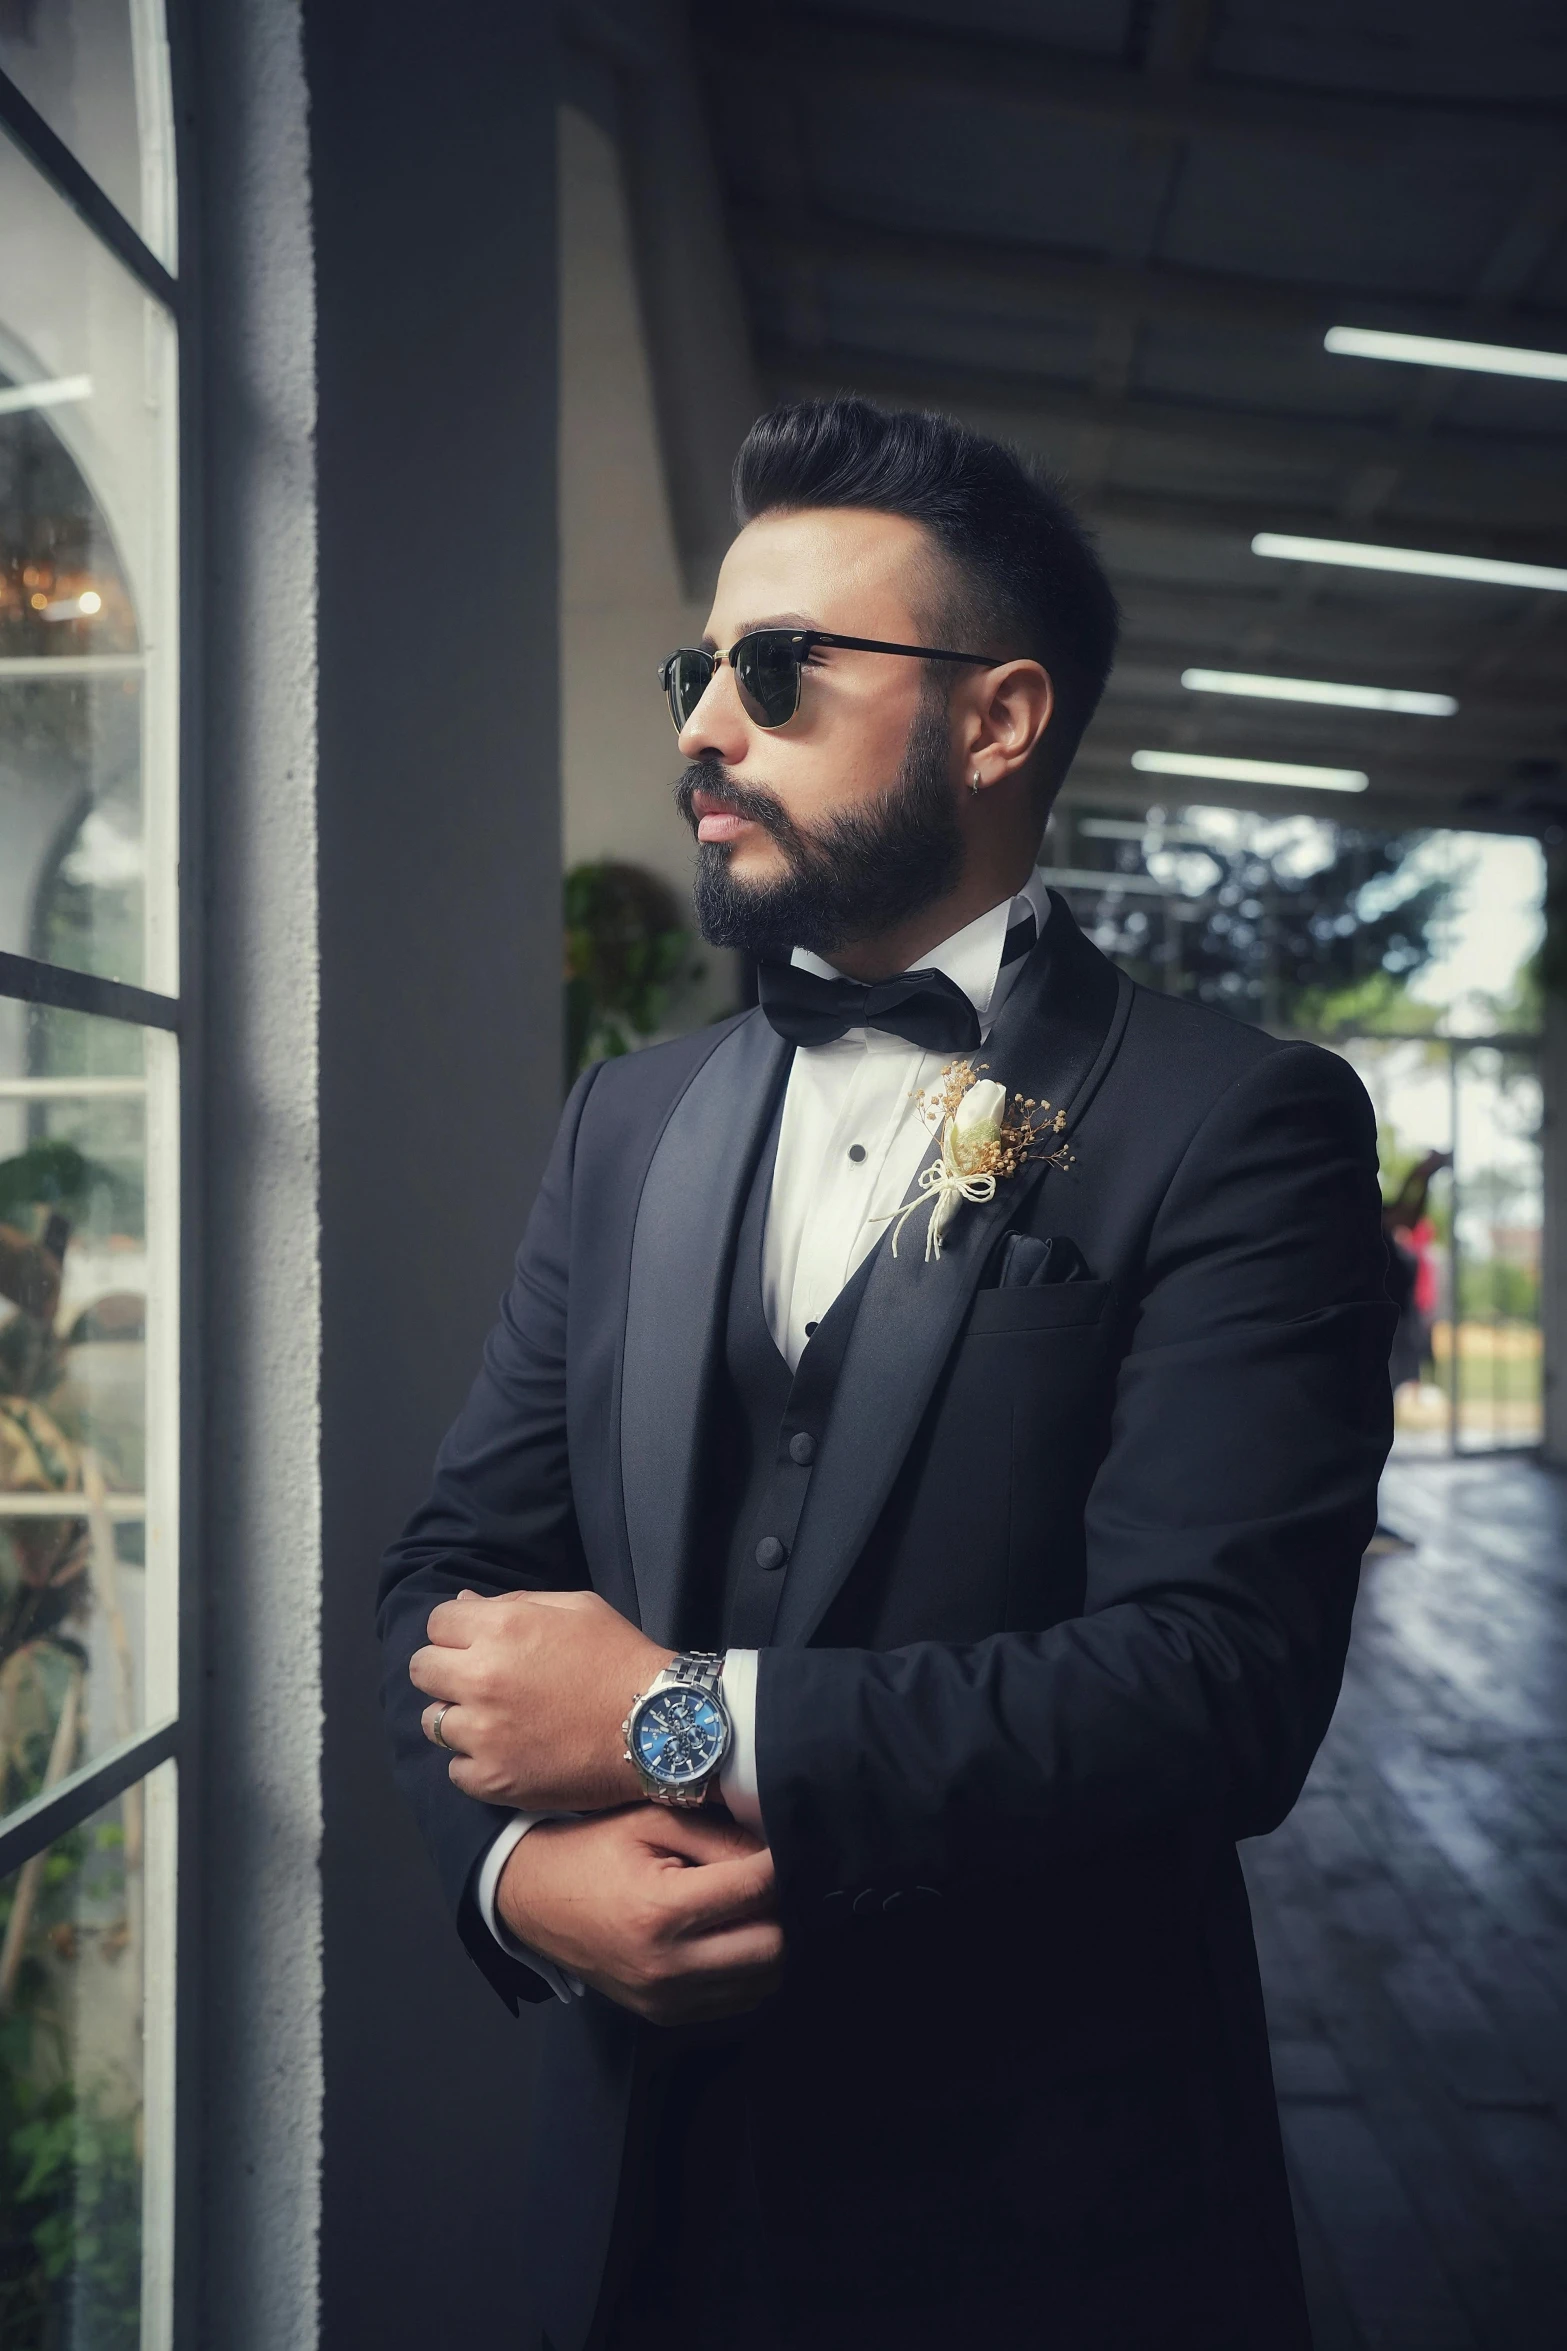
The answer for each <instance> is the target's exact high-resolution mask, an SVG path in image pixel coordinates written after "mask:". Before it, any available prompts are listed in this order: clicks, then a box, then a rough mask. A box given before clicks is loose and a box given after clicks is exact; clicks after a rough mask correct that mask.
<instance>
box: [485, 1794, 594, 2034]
mask: <svg viewBox="0 0 1567 2351" xmlns="http://www.w3.org/2000/svg"><path fill="white" fill-rule="evenodd" d="M575 1818H576V1815H575V1813H570V1812H514V1813H513V1814H512V1816H511V1818H510V1820H509V1821H508V1822H507V1823H506V1826H505V1827H504V1828H503V1829H502V1830H501V1832H500V1834H499V1835H498V1836H497V1837H496V1839H495V1841H494V1843H493V1844H492V1845H491V1847H490V1849H489V1851H488V1852H487V1853H486V1854H485V1856H484V1860H483V1862H482V1863H481V1865H480V1868H479V1882H478V1884H477V1886H476V1887H475V1888H474V1900H475V1901H476V1902H477V1903H478V1905H479V1916H480V1917H481V1918H482V1919H483V1921H484V1923H485V1925H486V1926H487V1927H488V1928H489V1930H490V1932H491V1934H492V1935H493V1936H494V1937H495V1940H496V1941H497V1943H499V1945H500V1947H501V1949H502V1950H503V1951H504V1952H505V1954H506V1956H507V1958H508V1959H515V1960H518V1961H520V1962H521V1964H522V1965H523V1966H524V1967H531V1968H532V1970H533V1972H534V1974H535V1975H536V1976H542V1977H543V1978H544V1981H545V1982H546V1983H547V1984H548V1985H549V1988H550V1990H551V1991H552V1992H553V1993H554V1995H555V1997H556V1999H557V2000H567V2001H570V2000H580V1999H581V1998H582V1993H583V1984H582V1979H581V1977H580V1976H575V1975H573V1974H572V1972H571V1970H570V1968H569V1967H557V1966H556V1965H555V1963H554V1961H553V1960H552V1959H545V1958H543V1957H542V1956H541V1955H540V1954H539V1953H538V1952H537V1951H532V1950H530V1949H529V1947H528V1945H527V1944H526V1943H519V1942H518V1940H517V1938H516V1936H515V1935H514V1934H513V1933H512V1932H511V1930H510V1928H509V1927H506V1926H504V1925H502V1923H501V1921H500V1919H499V1918H498V1917H497V1916H496V1913H495V1895H496V1891H497V1889H498V1887H499V1885H500V1882H501V1871H502V1870H503V1869H504V1868H505V1867H506V1864H507V1862H508V1861H509V1860H510V1859H511V1857H512V1855H513V1853H514V1852H515V1851H516V1849H517V1847H518V1846H519V1845H520V1844H521V1843H522V1840H523V1838H524V1837H525V1836H526V1835H527V1833H528V1831H529V1829H536V1828H537V1827H538V1825H539V1823H540V1821H541V1820H574V1819H575Z"/></svg>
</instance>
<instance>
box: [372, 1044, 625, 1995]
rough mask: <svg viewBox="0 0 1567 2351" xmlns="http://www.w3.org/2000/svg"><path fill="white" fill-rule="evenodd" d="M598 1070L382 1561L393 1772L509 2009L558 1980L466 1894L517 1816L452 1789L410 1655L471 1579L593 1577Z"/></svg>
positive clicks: (542, 1583)
mask: <svg viewBox="0 0 1567 2351" xmlns="http://www.w3.org/2000/svg"><path fill="white" fill-rule="evenodd" d="M596 1074H597V1073H596V1070H589V1071H588V1072H587V1073H586V1074H585V1075H584V1076H583V1077H582V1078H581V1079H579V1080H578V1082H577V1084H576V1086H575V1087H574V1088H573V1090H572V1093H571V1096H570V1099H569V1100H568V1101H567V1104H566V1108H565V1111H564V1113H563V1115H562V1118H561V1124H560V1132H559V1134H558V1135H557V1137H556V1141H555V1147H554V1149H553V1151H552V1152H551V1154H550V1161H549V1165H548V1167H547V1168H546V1169H545V1173H544V1181H543V1183H542V1184H541V1186H540V1188H539V1195H538V1199H537V1200H536V1202H535V1203H534V1208H533V1213H532V1215H531V1216H530V1217H529V1219H528V1226H527V1231H526V1232H525V1234H524V1236H523V1241H522V1247H521V1249H520V1250H519V1251H518V1254H517V1264H516V1270H515V1274H514V1278H513V1280H512V1284H511V1288H510V1289H509V1290H508V1292H507V1294H506V1296H505V1298H504V1299H503V1300H502V1302H501V1312H500V1320H499V1321H498V1322H497V1323H496V1325H495V1328H494V1329H493V1330H492V1331H491V1333H490V1335H489V1338H488V1340H487V1341H486V1342H485V1348H484V1358H483V1362H482V1365H481V1367H480V1371H479V1376H478V1378H477V1379H476V1380H475V1382H474V1384H473V1389H472V1392H471V1393H470V1395H469V1397H468V1401H467V1403H466V1404H465V1405H464V1406H463V1409H462V1411H461V1413H460V1414H459V1415H458V1417H457V1420H456V1422H455V1423H454V1424H453V1426H452V1428H451V1430H450V1431H449V1432H448V1434H447V1437H446V1439H445V1442H444V1443H443V1444H442V1446H441V1449H440V1452H439V1454H438V1455H437V1457H436V1463H435V1477H434V1482H433V1485H432V1488H431V1492H430V1497H429V1500H428V1501H427V1502H425V1503H424V1504H423V1505H422V1506H421V1508H420V1509H418V1510H417V1511H416V1512H415V1513H414V1515H413V1517H412V1518H411V1519H410V1521H409V1523H408V1525H407V1527H406V1529H405V1530H404V1532H403V1534H402V1535H401V1536H400V1537H399V1539H398V1540H397V1541H396V1542H395V1543H394V1544H393V1545H392V1547H391V1549H390V1550H389V1551H388V1552H387V1554H386V1557H385V1559H384V1561H383V1562H382V1568H381V1584H380V1605H379V1613H378V1616H377V1620H376V1622H377V1629H378V1631H379V1633H380V1637H381V1646H382V1654H383V1672H382V1680H381V1703H382V1707H383V1710H384V1712H385V1716H386V1723H387V1729H388V1732H389V1734H390V1737H391V1743H392V1767H393V1772H394V1774H395V1777H396V1779H397V1783H398V1786H399V1787H400V1788H401V1790H402V1792H403V1794H404V1796H405V1797H406V1798H407V1799H408V1802H409V1803H410V1804H411V1805H412V1807H413V1809H414V1813H415V1815H416V1817H417V1819H418V1822H419V1826H420V1828H421V1830H422V1831H423V1833H424V1837H425V1841H426V1843H427V1844H428V1845H429V1847H430V1851H431V1853H432V1855H433V1857H434V1860H435V1866H436V1869H437V1871H438V1872H439V1875H440V1879H441V1884H442V1887H443V1888H444V1890H445V1894H446V1898H447V1901H448V1902H449V1903H450V1905H451V1907H452V1910H453V1912H454V1914H455V1916H456V1920H457V1928H458V1932H459V1934H460V1935H461V1936H462V1939H463V1941H464V1943H465V1944H466V1945H467V1948H468V1950H469V1952H470V1953H471V1954H472V1956H473V1958H474V1959H475V1960H476V1961H477V1963H478V1965H479V1966H480V1967H481V1968H482V1969H483V1971H484V1973H485V1975H486V1976H488V1977H489V1979H490V1981H491V1982H492V1983H493V1984H494V1986H495V1988H496V1990H497V1991H498V1992H499V1993H500V1994H501V1997H502V1998H503V1999H504V2000H505V2001H506V2002H507V2004H508V2005H509V2006H510V2007H512V2008H515V2007H516V2004H517V2001H518V2000H519V1999H524V2000H543V1999H548V1998H549V1997H550V1992H549V1987H548V1985H546V1984H545V1982H544V1981H543V1979H542V1977H540V1976H537V1975H535V1974H534V1973H533V1972H532V1970H531V1969H529V1968H526V1967H523V1966H521V1965H519V1964H518V1963H517V1962H516V1961H515V1960H513V1959H511V1958H509V1957H508V1956H507V1954H506V1953H505V1952H504V1951H502V1949H501V1947H500V1945H499V1944H498V1943H497V1942H496V1940H495V1938H494V1936H493V1935H492V1934H491V1933H490V1931H489V1929H488V1928H487V1927H486V1925H485V1923H484V1920H483V1919H482V1917H481V1916H480V1914H479V1908H478V1904H477V1902H476V1900H475V1898H474V1892H473V1883H474V1880H475V1878H476V1875H477V1872H478V1869H479V1866H480V1864H481V1863H482V1860H483V1856H484V1854H485V1853H486V1852H487V1851H488V1849H489V1847H490V1845H491V1843H492V1842H493V1840H494V1838H495V1836H496V1834H497V1833H498V1831H499V1830H500V1829H502V1828H504V1827H505V1826H506V1824H507V1823H508V1821H509V1820H510V1819H511V1814H510V1813H509V1812H508V1811H507V1810H506V1809H505V1808H504V1807H503V1806H501V1805H495V1804H480V1803H477V1802H476V1801H475V1800H474V1798H472V1797H471V1796H465V1795H463V1794H462V1792H461V1791H460V1790H459V1789H457V1788H454V1787H453V1786H452V1784H451V1781H450V1780H449V1779H448V1777H447V1768H446V1758H445V1756H444V1755H443V1754H442V1753H441V1751H440V1749H439V1748H438V1747H434V1746H432V1745H431V1744H430V1742H429V1740H428V1739H426V1737H425V1736H424V1733H423V1731H422V1730H421V1729H420V1727H419V1718H420V1715H421V1713H422V1711H423V1707H424V1700H423V1698H422V1697H421V1696H420V1694H419V1692H418V1691H417V1690H416V1689H415V1688H414V1687H413V1684H412V1683H411V1682H410V1681H409V1679H408V1661H409V1659H410V1658H411V1657H412V1655H413V1653H414V1651H415V1650H416V1649H421V1648H423V1647H424V1644H425V1640H426V1638H427V1635H426V1631H425V1627H426V1625H427V1624H428V1622H429V1617H430V1611H431V1609H432V1608H434V1607H435V1606H436V1604H437V1603H438V1602H439V1601H442V1600H450V1599H453V1598H454V1597H455V1596H456V1594H457V1593H458V1592H460V1591H462V1590H463V1589H464V1588H465V1587H466V1588H467V1589H468V1590H470V1591H475V1592H485V1593H490V1592H515V1591H573V1590H580V1589H581V1588H582V1587H583V1586H585V1585H586V1583H587V1581H588V1576H587V1570H586V1566H585V1563H584V1560H583V1555H582V1545H581V1541H580V1538H579V1536H578V1532H577V1522H576V1514H575V1510H574V1508H573V1504H572V1495H571V1475H570V1467H569V1463H568V1459H567V1449H566V1278H567V1265H568V1260H569V1244H570V1230H571V1180H572V1162H573V1155H574V1152H575V1149H576V1141H577V1131H578V1127H579V1125H580V1123H581V1118H582V1111H583V1105H584V1104H585V1102H586V1100H587V1096H588V1089H589V1087H590V1086H591V1084H592V1082H593V1079H594V1076H595V1075H596Z"/></svg>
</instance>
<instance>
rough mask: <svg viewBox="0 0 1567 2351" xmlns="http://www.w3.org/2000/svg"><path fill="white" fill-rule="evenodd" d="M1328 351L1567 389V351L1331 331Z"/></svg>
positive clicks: (1357, 330) (1342, 329)
mask: <svg viewBox="0 0 1567 2351" xmlns="http://www.w3.org/2000/svg"><path fill="white" fill-rule="evenodd" d="M1322 348H1323V350H1324V351H1335V352H1337V353H1339V354H1340V356H1341V357H1343V358H1345V359H1399V360H1402V361H1403V362H1404V364H1405V365H1406V366H1408V367H1464V368H1469V369H1470V370H1471V371H1472V372H1473V373H1474V374H1475V375H1482V376H1539V377H1543V378H1544V379H1545V380H1546V382H1548V383H1553V384H1567V351H1520V350H1518V349H1517V348H1516V347H1515V346H1514V345H1513V344H1511V343H1455V342H1453V341H1452V340H1451V339H1450V338H1449V337H1448V336H1446V335H1388V334H1383V333H1382V332H1381V331H1380V330H1379V329H1377V328H1375V327H1329V329H1328V331H1327V333H1326V334H1325V335H1324V336H1323V338H1322Z"/></svg>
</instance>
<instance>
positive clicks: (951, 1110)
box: [892, 1061, 1072, 1265]
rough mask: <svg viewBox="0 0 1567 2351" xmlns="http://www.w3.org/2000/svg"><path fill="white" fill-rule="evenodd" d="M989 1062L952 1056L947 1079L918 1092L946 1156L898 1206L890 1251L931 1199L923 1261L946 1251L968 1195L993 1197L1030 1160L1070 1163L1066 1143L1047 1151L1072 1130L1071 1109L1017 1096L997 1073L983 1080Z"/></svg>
mask: <svg viewBox="0 0 1567 2351" xmlns="http://www.w3.org/2000/svg"><path fill="white" fill-rule="evenodd" d="M988 1067H989V1064H988V1062H984V1061H981V1062H978V1063H975V1062H972V1061H954V1062H952V1063H951V1064H950V1065H949V1066H948V1067H947V1068H946V1069H944V1070H943V1071H942V1073H941V1076H942V1083H941V1084H940V1086H933V1087H931V1088H930V1089H929V1090H928V1091H925V1090H922V1091H921V1092H920V1094H919V1096H918V1101H919V1110H920V1116H921V1118H922V1119H923V1120H924V1121H925V1124H926V1126H927V1127H929V1129H930V1131H931V1133H932V1134H933V1135H936V1134H939V1135H940V1137H941V1156H940V1158H939V1159H937V1160H934V1161H933V1162H932V1164H931V1165H930V1166H929V1167H927V1168H924V1169H922V1171H921V1173H920V1179H919V1187H918V1190H919V1196H918V1198H917V1199H913V1200H910V1201H908V1202H907V1203H906V1204H905V1205H904V1206H903V1207H902V1208H900V1209H898V1210H896V1211H895V1212H894V1216H893V1222H892V1254H893V1256H894V1257H896V1256H897V1254H898V1239H899V1236H900V1234H901V1233H902V1231H903V1228H904V1226H905V1225H906V1224H907V1223H908V1221H909V1218H910V1217H911V1216H913V1215H914V1213H915V1211H916V1210H917V1209H920V1208H924V1207H925V1206H926V1205H927V1204H928V1205H929V1209H930V1221H929V1222H928V1224H927V1225H926V1227H925V1262H926V1264H927V1265H928V1264H929V1263H930V1261H931V1259H932V1258H933V1257H939V1256H940V1255H941V1236H942V1234H943V1233H944V1232H945V1231H946V1229H947V1227H948V1225H949V1224H950V1223H951V1222H952V1219H953V1217H954V1216H955V1215H956V1214H957V1210H958V1203H959V1202H960V1201H962V1200H968V1201H971V1202H973V1203H974V1204H975V1205H976V1206H979V1205H981V1204H983V1203H984V1202H985V1201H987V1200H994V1198H995V1196H996V1186H997V1184H998V1183H1004V1182H1005V1181H1006V1179H1007V1177H1008V1176H1015V1175H1016V1174H1017V1173H1018V1171H1019V1170H1020V1169H1021V1168H1022V1167H1024V1166H1025V1165H1026V1164H1027V1163H1028V1161H1029V1160H1031V1159H1043V1160H1044V1161H1045V1162H1046V1163H1047V1165H1049V1166H1051V1167H1070V1166H1071V1164H1072V1153H1071V1152H1070V1151H1069V1150H1068V1149H1067V1146H1066V1145H1065V1144H1064V1143H1057V1144H1056V1145H1055V1147H1054V1149H1051V1148H1049V1147H1048V1146H1049V1143H1050V1138H1051V1137H1052V1136H1057V1135H1062V1134H1064V1133H1065V1132H1066V1112H1065V1111H1064V1110H1055V1111H1053V1110H1052V1109H1051V1107H1050V1105H1049V1103H1048V1102H1036V1101H1035V1100H1034V1099H1033V1097H1032V1095H1029V1096H1027V1097H1025V1096H1024V1095H1022V1094H1014V1095H1013V1096H1012V1097H1011V1099H1010V1100H1009V1099H1008V1097H1007V1090H1006V1087H1005V1086H1003V1085H1000V1084H998V1082H997V1081H996V1079H994V1078H982V1077H981V1076H980V1074H979V1073H980V1071H981V1070H982V1069H986V1068H988Z"/></svg>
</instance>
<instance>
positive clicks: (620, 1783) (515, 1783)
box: [408, 1592, 675, 1812]
mask: <svg viewBox="0 0 1567 2351" xmlns="http://www.w3.org/2000/svg"><path fill="white" fill-rule="evenodd" d="M428 1631H429V1635H430V1644H431V1645H430V1647H429V1648H427V1649H416V1650H415V1652H414V1654H413V1656H412V1658H411V1659H410V1660H409V1665H408V1677H409V1679H410V1681H411V1682H412V1683H413V1685H414V1688H415V1689H416V1690H423V1691H424V1693H425V1695H426V1696H427V1697H428V1698H431V1699H434V1700H437V1701H439V1702H441V1703H443V1704H444V1705H445V1708H446V1711H445V1713H444V1714H441V1712H440V1704H435V1705H430V1706H427V1707H426V1708H425V1710H424V1713H423V1716H422V1717H421V1720H422V1722H423V1725H424V1735H425V1737H426V1738H427V1739H433V1738H434V1737H435V1723H436V1718H437V1715H438V1714H439V1715H440V1723H441V1738H440V1744H442V1745H444V1746H446V1747H449V1748H450V1749H451V1750H452V1760H451V1764H450V1766H449V1774H450V1778H451V1782H452V1785H453V1786H454V1787H457V1788H461V1790H462V1792H463V1794H464V1795H465V1796H475V1797H477V1798H478V1799H479V1801H480V1802H481V1803H485V1804H510V1805H512V1806H513V1807H515V1808H516V1809H517V1810H518V1811H522V1812H601V1811H603V1810H604V1809H605V1808H606V1807H607V1806H609V1805H612V1804H627V1803H631V1802H633V1801H634V1800H635V1799H636V1798H637V1797H638V1796H640V1795H641V1793H642V1789H641V1783H640V1781H639V1780H638V1778H637V1775H636V1773H635V1772H634V1771H633V1770H632V1768H631V1765H630V1764H629V1763H628V1762H627V1761H626V1759H625V1741H624V1740H623V1738H622V1737H621V1735H620V1726H621V1724H622V1723H623V1722H624V1721H625V1719H626V1715H627V1713H628V1711H629V1710H630V1706H631V1701H632V1699H633V1698H635V1697H637V1696H638V1695H639V1694H640V1693H641V1692H642V1691H643V1690H645V1689H646V1688H647V1687H648V1684H649V1683H650V1682H651V1681H653V1680H654V1679H655V1677H656V1676H657V1675H658V1674H660V1673H662V1671H663V1669H664V1667H665V1666H666V1665H668V1663H669V1662H670V1659H671V1658H672V1657H673V1656H674V1654H675V1652H674V1651H673V1650H672V1649H661V1648H660V1647H659V1646H658V1643H657V1642H656V1641H650V1640H649V1639H648V1637H647V1635H646V1634H645V1633H640V1632H638V1630H637V1628H636V1626H635V1625H634V1624H628V1623H627V1621H626V1619H625V1618H624V1617H623V1616H620V1615H618V1614H617V1613H616V1611H615V1610H614V1609H613V1608H611V1607H610V1605H609V1603H608V1601H606V1600H601V1599H600V1598H599V1597H598V1594H597V1593H596V1592H505V1593H501V1594H499V1595H498V1596H497V1597H495V1598H493V1599H484V1598H481V1597H480V1595H479V1594H478V1593H477V1592H464V1593H462V1594H461V1596H460V1597H459V1598H458V1599H456V1600H443V1601H442V1602H441V1605H440V1606H439V1608H436V1609H432V1611H431V1614H430V1622H429V1627H428Z"/></svg>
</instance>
